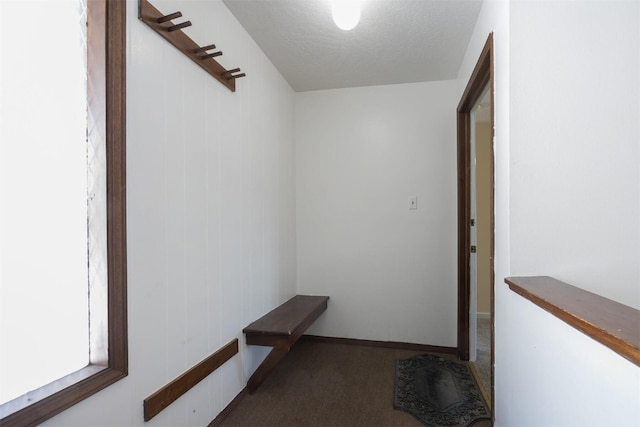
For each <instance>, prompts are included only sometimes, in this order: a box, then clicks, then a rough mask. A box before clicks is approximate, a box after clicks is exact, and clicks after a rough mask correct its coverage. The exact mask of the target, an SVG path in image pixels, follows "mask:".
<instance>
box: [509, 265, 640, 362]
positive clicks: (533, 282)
mask: <svg viewBox="0 0 640 427" xmlns="http://www.w3.org/2000/svg"><path fill="white" fill-rule="evenodd" d="M504 281H505V282H506V283H507V284H508V285H509V288H510V289H511V290H512V291H514V292H515V293H517V294H519V295H522V296H523V297H524V298H526V299H528V300H530V301H531V302H533V303H534V304H536V305H538V306H540V307H542V308H543V309H545V310H546V311H548V312H549V313H551V314H553V315H554V316H556V317H558V318H560V319H562V320H563V321H565V322H566V323H568V324H569V325H571V326H573V327H574V328H576V329H578V330H579V331H581V332H583V333H585V334H586V335H588V336H590V337H591V338H593V339H595V340H596V341H598V342H600V343H601V344H604V345H605V346H607V347H609V348H610V349H611V350H613V351H615V352H616V353H618V354H620V355H621V356H622V357H624V358H626V359H628V360H629V361H631V362H632V363H634V364H636V365H638V366H640V311H639V310H636V309H635V308H633V307H629V306H627V305H624V304H620V303H618V302H615V301H612V300H610V299H608V298H605V297H602V296H600V295H597V294H594V293H592V292H589V291H585V290H584V289H580V288H576V287H575V286H572V285H569V284H568V283H564V282H561V281H559V280H556V279H554V278H552V277H548V276H535V277H507V278H506V279H504Z"/></svg>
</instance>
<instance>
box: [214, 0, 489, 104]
mask: <svg viewBox="0 0 640 427" xmlns="http://www.w3.org/2000/svg"><path fill="white" fill-rule="evenodd" d="M342 1H345V0H342ZM223 2H224V3H225V4H226V5H227V7H228V8H229V10H231V13H233V14H234V15H235V17H236V18H237V19H238V21H240V23H241V24H242V25H243V26H244V28H245V29H246V30H247V31H248V32H249V34H250V35H251V36H252V37H253V39H254V40H255V41H256V43H257V44H258V45H259V46H260V48H261V49H262V50H263V51H264V52H265V54H266V55H267V56H268V57H269V59H270V60H271V61H272V62H273V64H274V65H275V66H276V68H278V70H279V71H280V73H282V75H283V76H284V78H285V79H287V81H288V82H289V84H290V85H291V86H292V87H293V89H294V90H295V91H297V92H303V91H309V90H319V89H334V88H344V87H356V86H372V85H383V84H396V83H413V82H423V81H434V80H447V79H454V78H456V76H457V72H458V67H459V66H460V63H461V61H462V56H463V55H464V52H465V50H466V47H467V44H468V42H469V39H470V37H471V33H472V31H473V28H474V26H475V23H476V19H477V17H478V13H479V12H480V6H481V4H482V0H364V5H363V8H362V16H361V19H360V23H359V24H358V26H357V27H356V28H354V29H353V30H351V31H343V30H340V29H339V28H338V27H336V25H335V24H334V23H333V20H332V18H331V10H330V1H329V0H223Z"/></svg>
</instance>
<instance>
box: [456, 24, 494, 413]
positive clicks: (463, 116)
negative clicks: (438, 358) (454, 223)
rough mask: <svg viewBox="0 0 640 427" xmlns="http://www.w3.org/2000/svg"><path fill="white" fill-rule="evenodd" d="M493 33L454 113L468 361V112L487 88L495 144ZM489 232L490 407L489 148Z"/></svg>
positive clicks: (462, 343)
mask: <svg viewBox="0 0 640 427" xmlns="http://www.w3.org/2000/svg"><path fill="white" fill-rule="evenodd" d="M493 54H494V48H493V33H491V34H489V37H488V38H487V41H486V43H485V45H484V48H483V49H482V53H481V54H480V58H479V59H478V62H477V63H476V66H475V68H474V70H473V73H472V74H471V77H470V78H469V82H468V83H467V87H466V88H465V90H464V93H463V94H462V99H461V100H460V103H459V104H458V109H457V126H458V132H457V133H458V138H457V139H458V141H457V145H458V357H459V358H460V359H461V360H469V309H470V306H471V301H470V298H471V297H470V289H471V288H470V282H469V280H470V272H469V258H470V234H471V231H470V229H469V226H470V222H471V158H470V144H471V125H472V123H471V111H472V109H473V107H475V105H476V104H477V103H478V102H479V101H480V98H481V97H482V94H483V92H484V90H485V89H486V88H487V86H489V93H490V95H491V102H490V104H491V141H494V135H495V130H494V128H495V119H494V65H493ZM490 158H491V164H490V165H489V167H490V176H491V183H490V188H491V200H490V206H491V214H490V221H491V232H490V236H491V238H490V240H491V241H490V246H491V247H490V262H491V266H490V272H491V286H490V289H491V401H492V406H493V400H494V386H493V365H494V355H493V353H494V346H495V341H494V310H495V301H494V284H495V271H494V255H495V220H494V186H495V183H494V150H493V143H492V144H491V156H490Z"/></svg>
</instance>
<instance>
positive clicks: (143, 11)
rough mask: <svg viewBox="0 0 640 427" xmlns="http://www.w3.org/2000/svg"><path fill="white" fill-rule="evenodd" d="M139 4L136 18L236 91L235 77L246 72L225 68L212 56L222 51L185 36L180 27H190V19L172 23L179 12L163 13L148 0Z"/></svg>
mask: <svg viewBox="0 0 640 427" xmlns="http://www.w3.org/2000/svg"><path fill="white" fill-rule="evenodd" d="M139 6H140V7H139V10H138V19H140V20H141V21H142V22H144V23H145V24H147V25H148V26H149V27H151V28H152V29H153V30H154V31H155V32H156V33H158V34H160V35H161V36H162V37H164V38H165V39H166V40H167V41H168V42H169V43H171V44H172V45H174V46H175V47H176V48H177V49H178V50H180V51H181V52H182V53H184V54H185V55H187V57H189V58H190V59H191V60H192V61H193V62H195V63H196V64H198V65H199V66H200V67H202V68H203V69H204V70H205V71H206V72H207V73H209V74H211V75H212V76H213V77H215V78H216V80H218V81H219V82H220V83H222V84H223V85H225V86H226V87H228V88H229V89H230V90H231V91H232V92H235V91H236V79H237V78H240V77H244V76H246V74H245V73H240V68H234V69H231V70H227V69H225V68H224V67H223V66H222V65H220V64H219V63H218V61H216V60H215V59H214V58H215V57H216V56H220V55H222V52H220V51H217V52H211V53H209V51H212V50H214V49H215V48H216V45H214V44H210V45H208V46H199V45H198V44H197V43H196V42H194V41H193V40H192V39H191V38H190V37H189V36H187V35H186V34H185V33H184V32H183V31H182V29H183V28H186V27H190V26H191V21H184V22H181V23H179V24H174V23H173V22H172V21H173V20H174V19H177V18H180V17H182V13H181V12H174V13H170V14H169V15H164V14H163V13H161V12H160V11H159V10H158V9H156V8H155V7H153V5H151V3H149V1H148V0H140V4H139Z"/></svg>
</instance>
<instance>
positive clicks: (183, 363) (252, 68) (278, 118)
mask: <svg viewBox="0 0 640 427" xmlns="http://www.w3.org/2000/svg"><path fill="white" fill-rule="evenodd" d="M137 3H138V2H137V1H133V0H131V1H128V3H127V7H128V14H127V20H128V22H127V28H128V51H127V54H128V58H127V60H128V63H127V73H128V75H127V88H128V94H127V96H128V99H127V204H128V206H127V219H128V289H129V295H128V296H129V298H128V302H129V376H128V377H127V378H125V379H124V380H122V381H120V382H118V383H116V384H115V385H113V386H111V387H109V388H107V389H105V390H103V391H101V392H99V393H98V394H96V395H94V396H92V397H91V398H89V399H87V400H85V401H83V402H82V403H80V404H78V405H76V406H74V407H73V408H71V409H69V410H67V411H65V412H63V413H62V414H60V415H58V416H57V417H54V418H53V419H51V420H50V421H49V422H47V423H45V424H46V425H51V426H53V425H56V426H109V427H112V426H142V425H145V426H187V425H189V426H204V425H207V424H208V423H209V422H210V421H211V420H213V419H214V418H215V416H216V415H217V414H218V413H219V412H220V410H222V409H223V408H224V407H225V406H226V405H227V404H228V403H229V402H230V401H231V399H233V398H234V397H235V396H236V395H237V394H238V393H239V392H240V390H241V389H242V388H243V387H244V385H245V383H246V378H247V377H248V375H249V374H250V373H251V372H252V371H253V370H254V369H255V367H256V366H257V365H258V363H259V362H260V361H261V359H260V358H261V357H263V356H264V355H265V350H264V349H262V348H259V347H246V346H245V345H244V338H243V336H242V332H241V331H242V328H243V327H245V326H246V325H247V324H249V323H250V322H251V321H253V320H255V319H256V318H258V317H259V316H260V315H262V314H263V313H264V312H266V311H268V310H270V309H271V308H273V307H274V306H275V305H277V304H278V303H279V302H281V301H283V300H285V299H287V298H288V297H290V296H292V295H293V294H295V204H294V195H295V188H294V183H295V175H294V174H295V170H294V160H295V159H294V145H293V138H294V122H293V119H294V110H293V108H294V98H293V91H292V90H291V88H290V87H289V86H288V84H287V83H286V82H285V81H284V80H283V79H282V77H281V76H280V75H279V73H278V72H277V71H276V70H275V68H274V67H273V66H272V64H271V63H270V62H269V61H268V60H267V59H266V57H265V56H264V55H263V53H262V52H261V51H260V50H259V49H258V47H257V46H256V45H255V43H254V42H253V41H252V40H251V39H250V37H249V36H248V35H247V33H246V32H245V31H244V30H243V29H242V27H240V25H239V24H238V23H237V21H236V20H235V18H234V17H233V16H232V15H231V13H230V12H229V11H228V10H227V9H226V7H225V6H224V5H223V4H222V3H221V2H219V1H206V2H204V1H180V2H177V1H166V2H164V1H163V2H154V4H155V5H156V7H158V9H160V10H161V11H163V12H166V13H169V12H174V11H175V10H180V11H182V13H183V15H184V17H185V19H189V20H191V21H192V23H193V27H191V31H190V32H189V34H190V35H191V37H192V38H193V39H194V40H196V41H197V42H199V44H201V45H204V44H210V43H216V44H217V45H218V46H219V47H220V48H221V49H222V50H223V52H224V56H222V57H220V58H219V59H220V62H221V63H222V64H223V65H225V66H226V67H227V68H233V67H236V66H239V67H242V69H243V70H245V71H246V72H247V75H248V76H247V77H246V78H244V79H241V80H239V81H238V82H237V92H236V93H232V92H230V91H229V90H228V89H227V88H226V87H224V86H222V85H221V84H220V83H218V81H217V80H215V79H214V78H213V77H211V76H209V75H208V74H206V73H205V72H204V71H203V70H202V69H200V68H199V67H198V66H196V65H195V64H194V63H192V62H191V61H190V60H189V59H188V58H186V57H185V56H184V55H183V54H182V53H180V52H179V51H178V50H176V49H175V48H174V47H173V46H171V45H169V44H168V43H167V42H165V41H164V39H162V38H161V37H160V36H159V35H158V34H156V33H155V32H153V31H152V30H151V29H150V28H148V27H147V26H146V25H145V24H143V23H142V22H140V21H138V19H137ZM234 338H238V339H239V340H240V354H238V355H236V356H234V357H233V358H232V359H231V360H230V361H228V362H227V363H226V364H225V365H223V366H222V367H221V368H220V369H219V370H217V371H216V372H214V373H213V374H211V375H210V376H209V377H207V378H206V379H205V380H204V381H203V382H201V383H200V384H198V385H197V386H195V387H194V388H193V389H191V390H190V391H189V392H188V393H187V394H185V395H184V396H183V397H181V398H180V399H178V400H177V401H176V402H175V403H173V404H172V405H171V406H169V407H168V408H167V409H165V410H164V411H163V412H161V413H160V414H159V415H157V416H156V417H155V418H154V419H153V420H151V421H150V422H148V423H144V422H143V415H142V401H143V399H144V398H145V397H147V396H149V395H150V394H151V393H153V392H154V391H156V390H157V389H158V388H160V387H162V386H164V385H165V384H167V383H168V382H169V381H171V380H172V379H173V378H175V377H176V376H178V375H180V374H181V373H183V372H184V371H186V370H187V369H189V368H191V367H192V366H193V365H194V364H196V363H197V362H199V361H200V360H202V359H204V358H205V357H207V356H208V355H210V354H211V353H213V352H214V351H216V350H217V349H218V348H220V347H221V346H223V345H224V344H226V343H227V342H229V341H230V340H232V339H234Z"/></svg>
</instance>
